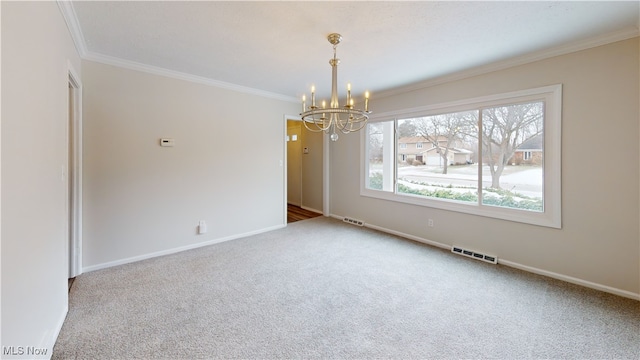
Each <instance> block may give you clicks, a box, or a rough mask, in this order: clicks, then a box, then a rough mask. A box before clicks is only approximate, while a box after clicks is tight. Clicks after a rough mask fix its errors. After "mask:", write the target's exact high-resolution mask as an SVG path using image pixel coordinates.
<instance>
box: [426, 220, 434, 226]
mask: <svg viewBox="0 0 640 360" xmlns="http://www.w3.org/2000/svg"><path fill="white" fill-rule="evenodd" d="M427 226H428V227H433V219H429V220H427Z"/></svg>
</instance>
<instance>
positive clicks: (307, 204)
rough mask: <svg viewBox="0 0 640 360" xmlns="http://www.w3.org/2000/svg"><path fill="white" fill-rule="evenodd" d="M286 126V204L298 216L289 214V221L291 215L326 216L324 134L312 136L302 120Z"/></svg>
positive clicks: (289, 122)
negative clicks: (291, 207)
mask: <svg viewBox="0 0 640 360" xmlns="http://www.w3.org/2000/svg"><path fill="white" fill-rule="evenodd" d="M285 121H286V122H285V123H286V125H285V126H286V130H287V131H286V140H287V141H286V155H287V166H286V169H285V170H286V179H287V184H286V191H285V194H286V201H285V203H286V204H287V205H288V206H287V207H290V206H295V207H297V208H298V209H295V212H296V214H294V213H293V212H291V211H288V214H287V217H286V218H287V219H291V218H293V217H292V216H291V215H294V216H299V215H300V214H303V213H304V216H307V215H309V217H313V216H311V215H313V214H322V215H325V210H326V207H325V203H324V199H323V196H324V194H325V188H324V183H325V177H324V176H325V171H324V167H325V164H324V161H325V160H324V159H325V156H326V154H325V149H326V146H325V144H324V142H325V136H324V133H322V132H311V131H309V130H307V129H306V128H305V126H304V125H303V123H302V121H300V119H299V118H298V119H295V118H294V119H292V118H291V117H289V118H286V119H285Z"/></svg>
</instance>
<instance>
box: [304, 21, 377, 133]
mask: <svg viewBox="0 0 640 360" xmlns="http://www.w3.org/2000/svg"><path fill="white" fill-rule="evenodd" d="M327 40H329V43H331V45H333V59H331V60H329V64H330V65H331V101H330V102H329V107H327V106H326V105H327V104H326V102H325V101H324V100H323V101H322V107H318V106H316V89H315V86H312V87H311V106H309V107H307V104H306V99H307V97H306V94H305V95H302V113H300V116H301V117H302V122H303V123H304V126H305V127H306V128H307V130H309V131H313V132H320V131H325V132H326V133H327V134H331V135H330V138H331V140H332V141H337V140H338V133H337V132H338V131H340V132H342V133H344V134H348V133H350V132H353V131H358V130H361V129H362V128H364V126H365V125H366V124H367V120H368V119H369V114H370V113H371V111H369V92H368V91H367V92H365V95H364V110H360V109H355V108H354V107H353V98H352V97H351V84H347V97H346V101H345V104H344V105H343V106H340V103H339V101H338V86H337V84H336V82H337V80H338V64H340V59H337V58H336V47H337V46H338V44H339V43H340V41H341V40H342V35H340V34H335V33H334V34H329V36H327Z"/></svg>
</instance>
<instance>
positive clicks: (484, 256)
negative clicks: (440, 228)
mask: <svg viewBox="0 0 640 360" xmlns="http://www.w3.org/2000/svg"><path fill="white" fill-rule="evenodd" d="M451 252H452V253H455V254H460V255H462V256H467V257H470V258H474V259H478V260H482V261H484V262H488V263H491V264H497V263H498V257H497V256H492V255H487V254H483V253H479V252H476V251H472V250H467V249H463V248H461V247H459V246H453V247H451Z"/></svg>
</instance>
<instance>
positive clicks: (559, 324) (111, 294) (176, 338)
mask: <svg viewBox="0 0 640 360" xmlns="http://www.w3.org/2000/svg"><path fill="white" fill-rule="evenodd" d="M195 358H215V359H238V358H242V359H275V358H286V359H302V358H304V359H309V358H323V359H353V358H356V359H372V358H393V359H462V358H467V359H468V358H473V359H538V358H545V359H636V360H637V359H639V358H640V302H638V301H634V300H630V299H625V298H621V297H617V296H614V295H610V294H606V293H602V292H598V291H595V290H590V289H586V288H582V287H579V286H575V285H571V284H567V283H563V282H560V281H556V280H552V279H548V278H544V277H541V276H537V275H533V274H528V273H525V272H522V271H519V270H515V269H511V268H507V267H503V266H500V265H498V266H496V265H491V264H486V263H483V262H479V261H476V260H473V259H468V258H465V257H461V256H457V255H454V254H451V253H450V252H447V251H444V250H441V249H436V248H433V247H429V246H427V245H423V244H419V243H415V242H411V241H408V240H404V239H401V238H398V237H394V236H390V235H386V234H382V233H379V232H376V231H372V230H369V229H366V228H360V227H356V226H353V225H348V224H344V223H342V222H340V221H337V220H333V219H328V218H324V217H320V218H315V219H311V220H305V221H299V222H296V223H294V224H290V225H289V226H287V228H285V229H281V230H276V231H272V232H269V233H264V234H260V235H255V236H251V237H247V238H243V239H238V240H233V241H229V242H225V243H221V244H216V245H213V246H208V247H205V248H200V249H196V250H191V251H187V252H182V253H179V254H175V255H170V256H165V257H161V258H155V259H150V260H146V261H141V262H137V263H133V264H128V265H123V266H118V267H114V268H110V269H105V270H101V271H95V272H91V273H87V274H84V275H81V276H80V277H78V278H77V279H76V281H75V283H74V284H73V288H72V290H71V294H70V310H69V314H68V316H67V320H66V322H65V324H64V326H63V328H62V331H61V333H60V336H59V338H58V342H57V344H56V346H55V348H54V352H53V359H195Z"/></svg>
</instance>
